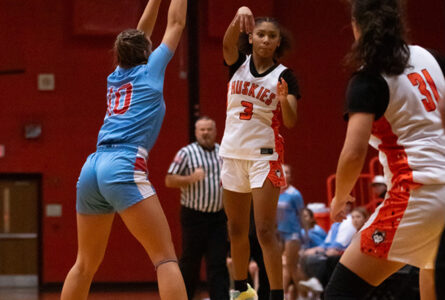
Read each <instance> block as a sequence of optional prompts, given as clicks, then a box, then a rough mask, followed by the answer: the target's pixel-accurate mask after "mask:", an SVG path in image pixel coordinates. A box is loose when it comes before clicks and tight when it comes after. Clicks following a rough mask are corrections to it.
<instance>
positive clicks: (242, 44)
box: [238, 17, 293, 59]
mask: <svg viewBox="0 0 445 300" xmlns="http://www.w3.org/2000/svg"><path fill="white" fill-rule="evenodd" d="M263 22H268V23H272V24H274V25H275V27H277V28H278V31H279V32H280V37H281V41H280V46H278V48H277V49H276V50H275V55H274V59H279V58H280V57H282V56H283V55H284V54H285V53H286V52H287V51H288V50H290V49H291V48H292V44H293V39H292V35H291V34H290V32H289V31H288V30H287V29H286V28H284V27H283V26H281V24H280V23H278V21H277V20H276V19H274V18H269V17H259V18H255V26H257V25H259V24H261V23H263ZM238 49H239V51H240V52H241V53H243V54H246V55H249V54H252V44H250V43H249V35H248V34H246V33H241V34H240V36H239V40H238Z"/></svg>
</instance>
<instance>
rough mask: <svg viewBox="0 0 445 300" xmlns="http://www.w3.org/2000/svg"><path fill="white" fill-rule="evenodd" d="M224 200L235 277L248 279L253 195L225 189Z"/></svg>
mask: <svg viewBox="0 0 445 300" xmlns="http://www.w3.org/2000/svg"><path fill="white" fill-rule="evenodd" d="M223 201H224V210H225V211H226V215H227V225H228V229H229V238H230V251H231V255H232V265H233V279H234V280H244V279H247V270H248V267H249V259H250V246H249V226H250V204H251V195H250V194H249V193H236V192H231V191H228V190H224V191H223Z"/></svg>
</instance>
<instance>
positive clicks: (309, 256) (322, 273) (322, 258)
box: [299, 207, 369, 293]
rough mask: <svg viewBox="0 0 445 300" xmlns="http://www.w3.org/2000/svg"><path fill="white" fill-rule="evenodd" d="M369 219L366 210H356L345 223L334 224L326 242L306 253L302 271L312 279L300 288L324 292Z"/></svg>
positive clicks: (301, 284)
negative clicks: (347, 248) (356, 235)
mask: <svg viewBox="0 0 445 300" xmlns="http://www.w3.org/2000/svg"><path fill="white" fill-rule="evenodd" d="M368 217H369V214H368V211H367V209H366V208H364V207H356V208H354V210H353V211H352V212H351V214H350V215H348V217H347V218H346V219H345V220H344V221H343V222H341V223H334V224H332V226H331V229H330V230H329V233H328V236H327V237H326V240H325V242H324V243H323V244H322V245H321V246H320V247H315V248H311V249H308V250H307V251H305V255H304V256H303V258H302V262H301V264H302V270H303V272H304V273H305V274H306V276H307V277H311V278H310V279H309V280H306V281H300V282H299V287H300V288H302V289H306V290H310V291H313V292H316V293H321V292H323V289H324V287H326V285H327V283H328V281H329V278H330V277H331V275H332V272H333V271H334V269H335V266H336V265H337V263H338V261H339V260H340V257H341V255H342V254H343V251H344V250H345V249H346V247H347V246H348V245H349V243H350V242H351V240H352V237H353V235H354V233H355V232H357V231H358V230H360V229H361V228H362V227H363V225H364V224H365V222H366V220H367V219H368ZM350 226H352V228H351V227H350ZM351 233H352V234H351Z"/></svg>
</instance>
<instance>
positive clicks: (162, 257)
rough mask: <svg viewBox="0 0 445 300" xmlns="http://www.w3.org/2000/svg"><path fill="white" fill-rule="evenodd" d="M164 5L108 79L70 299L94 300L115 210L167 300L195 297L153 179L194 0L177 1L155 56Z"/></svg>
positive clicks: (84, 189) (79, 205)
mask: <svg viewBox="0 0 445 300" xmlns="http://www.w3.org/2000/svg"><path fill="white" fill-rule="evenodd" d="M160 2H161V0H150V1H149V2H148V3H147V6H146V8H145V10H144V13H143V15H142V17H141V19H140V21H139V23H138V26H137V29H129V30H125V31H123V32H121V33H120V34H119V35H118V36H117V38H116V42H115V45H114V49H115V54H116V57H117V62H118V66H117V68H116V69H115V70H114V72H113V73H111V74H110V75H109V76H108V83H107V102H108V109H107V112H106V115H105V120H104V124H103V126H102V128H101V129H100V132H99V137H98V142H97V151H96V152H95V153H93V154H91V155H90V156H89V157H88V159H87V161H86V162H85V164H84V166H83V168H82V171H81V174H80V176H79V180H78V182H77V202H76V209H77V231H78V244H79V246H78V254H77V260H76V263H75V264H74V266H73V267H72V268H71V270H70V271H69V273H68V275H67V277H66V280H65V283H64V286H63V290H62V295H61V299H62V300H71V299H72V300H74V299H75V300H83V299H87V297H88V292H89V289H90V285H91V282H92V279H93V276H94V274H95V272H96V270H97V268H98V267H99V265H100V263H101V262H102V259H103V256H104V253H105V249H106V245H107V242H108V237H109V234H110V231H111V225H112V223H113V219H114V215H115V212H118V213H119V215H120V216H121V218H122V220H123V221H124V223H125V225H126V226H127V228H128V229H129V231H130V232H131V233H132V234H133V235H134V236H135V237H136V239H137V240H138V241H139V242H140V243H141V244H142V246H143V247H144V248H145V250H146V252H147V254H148V255H149V256H150V259H151V260H152V262H153V264H154V265H155V268H156V270H157V276H158V286H159V294H160V297H161V299H163V300H164V299H167V300H173V299H174V300H178V299H179V300H186V299H187V294H186V290H185V286H184V281H183V279H182V276H181V272H180V270H179V267H178V264H177V259H176V254H175V250H174V247H173V243H172V239H171V233H170V229H169V227H168V223H167V219H166V217H165V215H164V212H163V211H162V207H161V205H160V203H159V200H158V198H157V196H156V192H155V190H154V188H153V187H152V185H151V184H150V182H149V181H148V179H147V175H148V174H147V173H148V172H147V167H146V163H147V162H146V160H147V156H148V152H149V151H150V149H151V148H152V147H153V144H154V143H155V141H156V138H157V136H158V134H159V130H160V128H161V124H162V121H163V119H164V114H165V104H164V98H163V92H162V91H163V85H164V73H165V69H166V66H167V64H168V62H169V61H170V59H171V58H172V56H173V52H174V51H175V49H176V47H177V45H178V43H179V40H180V38H181V34H182V31H183V29H184V27H185V19H186V11H187V0H171V3H170V7H169V10H168V22H167V28H166V30H165V34H164V37H163V39H162V43H161V45H160V46H159V47H158V48H156V49H155V50H154V51H153V52H152V51H151V48H152V47H151V40H150V36H151V33H152V31H153V28H154V25H155V23H156V18H157V14H158V10H159V5H160Z"/></svg>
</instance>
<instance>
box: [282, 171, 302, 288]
mask: <svg viewBox="0 0 445 300" xmlns="http://www.w3.org/2000/svg"><path fill="white" fill-rule="evenodd" d="M283 170H284V173H285V175H286V185H285V186H283V187H281V190H280V197H279V198H278V205H277V224H278V234H279V236H280V239H281V242H282V244H283V248H284V249H283V250H284V251H283V255H284V257H285V262H286V263H285V264H284V265H283V286H284V292H285V293H288V289H289V286H290V285H291V284H292V282H293V283H294V287H295V288H296V289H297V287H298V281H299V276H298V272H297V265H298V260H299V255H298V251H299V250H300V245H301V222H300V214H301V211H302V210H303V208H304V202H303V197H302V196H301V193H300V192H299V191H298V190H297V189H296V188H295V187H294V186H293V185H291V181H292V169H291V167H290V165H287V164H283ZM296 294H298V291H296Z"/></svg>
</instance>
